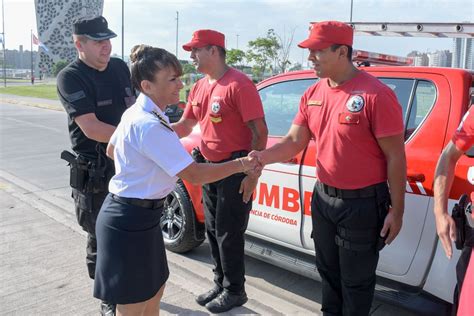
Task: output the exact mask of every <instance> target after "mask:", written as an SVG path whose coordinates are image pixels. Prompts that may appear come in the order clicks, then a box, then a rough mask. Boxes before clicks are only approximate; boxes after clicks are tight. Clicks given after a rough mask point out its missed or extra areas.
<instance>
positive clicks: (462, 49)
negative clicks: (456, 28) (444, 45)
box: [453, 38, 474, 69]
mask: <svg viewBox="0 0 474 316" xmlns="http://www.w3.org/2000/svg"><path fill="white" fill-rule="evenodd" d="M453 67H455V68H465V69H474V40H473V39H472V38H454V39H453Z"/></svg>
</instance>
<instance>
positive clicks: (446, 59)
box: [427, 50, 452, 67]
mask: <svg viewBox="0 0 474 316" xmlns="http://www.w3.org/2000/svg"><path fill="white" fill-rule="evenodd" d="M427 55H428V60H429V62H428V66H430V67H451V55H452V53H451V52H450V51H448V50H438V51H436V52H434V53H428V54H427Z"/></svg>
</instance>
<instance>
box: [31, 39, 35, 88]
mask: <svg viewBox="0 0 474 316" xmlns="http://www.w3.org/2000/svg"><path fill="white" fill-rule="evenodd" d="M30 42H31V76H30V77H31V84H34V83H35V81H34V79H33V78H34V74H33V30H31V34H30Z"/></svg>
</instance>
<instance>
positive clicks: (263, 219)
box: [247, 76, 315, 249]
mask: <svg viewBox="0 0 474 316" xmlns="http://www.w3.org/2000/svg"><path fill="white" fill-rule="evenodd" d="M314 82H315V79H314V78H313V79H309V78H308V79H301V78H294V77H291V76H289V78H288V80H281V79H280V80H275V82H274V83H273V84H269V85H266V86H265V87H264V88H261V89H260V90H259V93H260V97H261V99H262V102H263V106H264V110H265V120H266V122H267V126H268V130H269V138H268V143H267V147H270V146H272V145H273V144H275V143H277V142H278V141H279V140H280V139H281V137H283V136H284V135H286V133H287V132H288V130H289V128H290V126H291V124H292V122H293V119H294V117H295V115H296V112H297V111H298V106H299V102H300V98H301V96H302V95H303V93H304V91H305V90H306V89H307V88H308V87H309V86H310V85H312V84H314ZM301 159H302V153H299V154H298V155H296V156H295V157H293V158H291V159H290V160H288V161H286V162H283V163H275V164H271V165H267V166H266V167H265V169H264V170H263V172H262V176H261V177H260V179H259V183H258V184H257V188H256V192H255V194H254V196H253V199H254V200H253V207H252V211H251V213H250V221H249V225H248V228H247V234H249V235H253V236H256V237H259V238H262V239H265V240H268V241H272V242H274V243H277V244H280V245H285V246H288V247H290V248H299V249H301V218H302V214H301V212H302V208H301V205H300V193H299V177H298V174H299V168H300V163H301Z"/></svg>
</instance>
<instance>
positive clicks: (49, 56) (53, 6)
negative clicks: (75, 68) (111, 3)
mask: <svg viewBox="0 0 474 316" xmlns="http://www.w3.org/2000/svg"><path fill="white" fill-rule="evenodd" d="M103 7H104V0H74V1H44V0H35V8H36V25H38V37H39V40H40V41H41V42H42V43H43V44H44V45H45V46H46V47H47V48H48V51H47V52H46V51H45V50H43V49H42V48H40V58H39V59H40V60H39V64H38V67H39V69H40V70H41V71H42V72H43V73H51V68H52V66H53V64H54V63H56V62H58V61H60V60H65V61H68V62H71V61H73V60H74V59H75V58H76V56H77V53H76V49H75V48H74V43H73V42H72V24H73V23H74V21H75V20H77V19H79V18H92V17H95V16H98V15H101V14H102V10H103Z"/></svg>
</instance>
